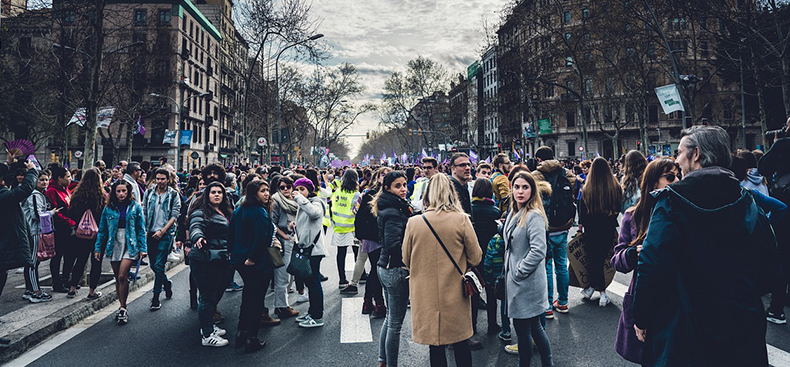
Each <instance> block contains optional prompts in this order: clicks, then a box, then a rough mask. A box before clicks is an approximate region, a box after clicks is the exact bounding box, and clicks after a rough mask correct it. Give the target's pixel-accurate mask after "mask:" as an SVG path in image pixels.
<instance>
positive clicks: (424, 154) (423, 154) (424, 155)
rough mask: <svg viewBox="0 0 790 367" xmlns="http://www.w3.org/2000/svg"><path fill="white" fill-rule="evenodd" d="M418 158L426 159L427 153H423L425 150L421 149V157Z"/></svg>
mask: <svg viewBox="0 0 790 367" xmlns="http://www.w3.org/2000/svg"><path fill="white" fill-rule="evenodd" d="M420 158H428V153H425V148H422V156H421V157H420Z"/></svg>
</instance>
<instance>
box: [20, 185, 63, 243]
mask: <svg viewBox="0 0 790 367" xmlns="http://www.w3.org/2000/svg"><path fill="white" fill-rule="evenodd" d="M47 203H48V202H47V197H46V196H44V194H43V193H41V191H38V190H33V193H32V194H30V196H28V197H27V199H25V201H24V202H23V203H22V213H23V214H24V215H25V220H26V221H27V224H28V226H30V234H31V235H32V236H33V240H34V241H38V236H39V235H40V234H41V223H40V221H39V217H40V213H45V212H47V208H48V207H49V205H47ZM36 212H38V213H39V215H36ZM54 214H55V213H54V212H53V211H49V215H50V216H52V215H54Z"/></svg>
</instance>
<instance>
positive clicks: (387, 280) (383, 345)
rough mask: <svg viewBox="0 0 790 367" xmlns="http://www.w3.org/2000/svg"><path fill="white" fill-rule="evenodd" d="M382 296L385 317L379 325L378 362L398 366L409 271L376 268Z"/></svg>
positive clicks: (407, 299) (407, 296)
mask: <svg viewBox="0 0 790 367" xmlns="http://www.w3.org/2000/svg"><path fill="white" fill-rule="evenodd" d="M377 270H378V276H379V280H380V281H381V287H382V288H383V289H384V298H386V302H387V317H386V318H385V319H384V324H383V325H381V335H380V337H379V362H384V363H386V364H387V366H388V367H398V350H400V331H401V327H402V326H403V319H404V318H405V317H406V308H407V305H408V302H409V280H408V279H406V276H408V275H409V271H408V270H406V269H403V268H395V269H384V268H382V267H379V268H378V269H377Z"/></svg>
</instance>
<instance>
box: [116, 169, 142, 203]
mask: <svg viewBox="0 0 790 367" xmlns="http://www.w3.org/2000/svg"><path fill="white" fill-rule="evenodd" d="M121 162H123V161H121ZM142 174H143V169H142V168H140V163H137V162H131V163H128V164H127V165H126V168H125V169H124V170H123V180H124V181H126V182H127V183H128V184H129V186H131V191H132V197H133V198H134V200H136V201H137V202H138V203H140V202H142V200H143V197H142V195H141V194H140V185H139V184H138V183H137V179H139V178H140V176H141V175H142Z"/></svg>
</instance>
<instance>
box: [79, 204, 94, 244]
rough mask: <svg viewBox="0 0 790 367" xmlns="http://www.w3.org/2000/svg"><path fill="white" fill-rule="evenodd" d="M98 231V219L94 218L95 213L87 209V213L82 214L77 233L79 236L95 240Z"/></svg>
mask: <svg viewBox="0 0 790 367" xmlns="http://www.w3.org/2000/svg"><path fill="white" fill-rule="evenodd" d="M98 232H99V226H97V225H96V221H95V220H94V219H93V213H91V211H90V209H88V210H86V211H85V214H83V215H82V219H80V222H79V224H77V230H76V231H75V234H76V235H77V238H81V239H83V240H93V239H95V238H96V233H98Z"/></svg>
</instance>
